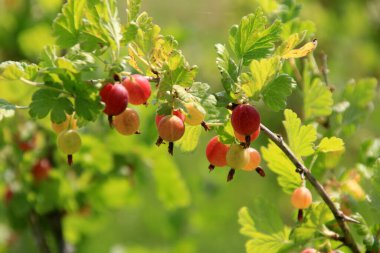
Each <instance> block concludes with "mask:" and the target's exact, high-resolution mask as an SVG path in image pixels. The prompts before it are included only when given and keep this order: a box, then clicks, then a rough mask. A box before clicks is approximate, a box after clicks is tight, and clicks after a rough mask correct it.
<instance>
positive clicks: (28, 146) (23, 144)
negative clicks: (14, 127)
mask: <svg viewBox="0 0 380 253" xmlns="http://www.w3.org/2000/svg"><path fill="white" fill-rule="evenodd" d="M17 145H18V148H19V149H20V150H21V151H23V152H27V151H30V150H33V149H34V148H35V147H36V136H33V137H32V138H31V139H29V140H23V141H19V140H18V141H17Z"/></svg>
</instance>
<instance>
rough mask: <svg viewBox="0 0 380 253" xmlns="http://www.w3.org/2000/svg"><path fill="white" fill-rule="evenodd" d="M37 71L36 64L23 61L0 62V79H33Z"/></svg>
mask: <svg viewBox="0 0 380 253" xmlns="http://www.w3.org/2000/svg"><path fill="white" fill-rule="evenodd" d="M37 73H38V66H37V65H35V64H27V63H25V62H15V61H6V62H2V63H1V64H0V80H2V79H5V80H20V78H24V79H28V80H34V79H35V77H36V76H37Z"/></svg>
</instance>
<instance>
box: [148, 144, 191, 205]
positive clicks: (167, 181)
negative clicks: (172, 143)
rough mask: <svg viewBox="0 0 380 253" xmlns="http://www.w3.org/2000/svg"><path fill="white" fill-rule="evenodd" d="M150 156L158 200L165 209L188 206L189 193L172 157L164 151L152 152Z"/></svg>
mask: <svg viewBox="0 0 380 253" xmlns="http://www.w3.org/2000/svg"><path fill="white" fill-rule="evenodd" d="M151 155H152V156H151V159H152V161H153V164H154V165H153V166H154V167H153V168H152V173H153V176H154V178H155V181H156V187H157V194H158V198H159V199H160V200H161V201H162V203H163V204H164V206H165V207H166V208H167V209H177V208H181V207H186V206H188V205H189V204H190V193H189V190H188V188H187V187H186V184H185V182H184V180H183V178H182V177H181V174H180V172H179V169H178V167H177V165H176V164H175V163H174V161H173V159H172V157H169V155H168V154H167V152H166V150H164V149H160V150H159V151H157V152H152V153H151Z"/></svg>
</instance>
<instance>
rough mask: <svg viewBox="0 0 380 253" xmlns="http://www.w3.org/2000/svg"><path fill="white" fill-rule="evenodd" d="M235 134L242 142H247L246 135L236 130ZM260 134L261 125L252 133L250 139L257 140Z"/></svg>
mask: <svg viewBox="0 0 380 253" xmlns="http://www.w3.org/2000/svg"><path fill="white" fill-rule="evenodd" d="M234 134H235V137H236V139H238V140H239V141H241V142H245V135H242V134H239V133H238V132H236V131H234ZM259 134H260V127H259V128H258V129H257V130H256V131H254V132H253V133H252V134H251V135H250V141H251V142H252V141H254V140H256V139H257V137H259Z"/></svg>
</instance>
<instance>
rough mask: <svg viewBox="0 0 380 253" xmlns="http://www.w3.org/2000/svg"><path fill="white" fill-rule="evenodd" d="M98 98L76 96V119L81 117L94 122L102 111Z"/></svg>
mask: <svg viewBox="0 0 380 253" xmlns="http://www.w3.org/2000/svg"><path fill="white" fill-rule="evenodd" d="M102 108H103V107H102V105H101V103H100V101H99V98H92V97H91V96H86V97H84V96H77V97H76V98H75V112H76V114H77V115H78V117H82V118H84V119H85V120H88V121H95V120H96V119H97V117H98V115H99V113H100V110H101V109H102Z"/></svg>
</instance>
